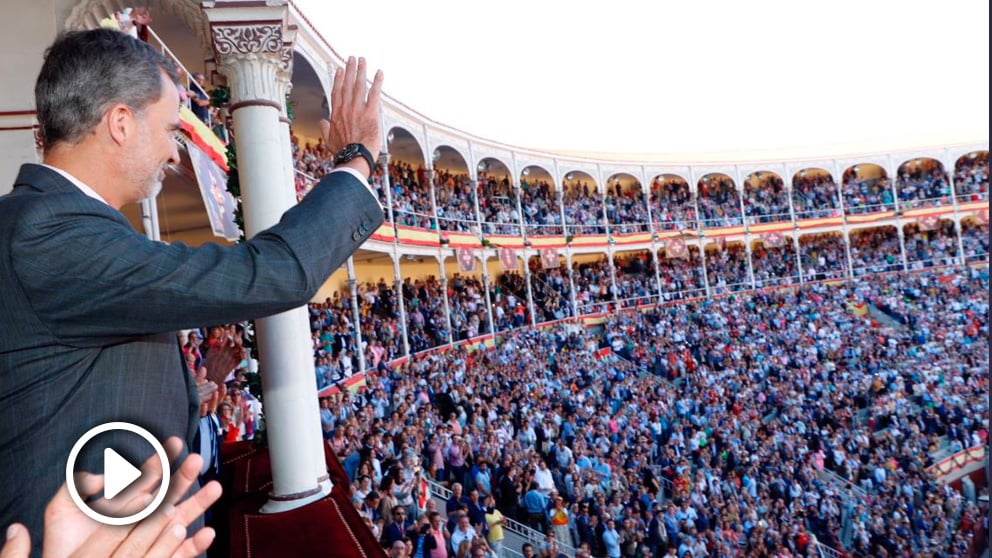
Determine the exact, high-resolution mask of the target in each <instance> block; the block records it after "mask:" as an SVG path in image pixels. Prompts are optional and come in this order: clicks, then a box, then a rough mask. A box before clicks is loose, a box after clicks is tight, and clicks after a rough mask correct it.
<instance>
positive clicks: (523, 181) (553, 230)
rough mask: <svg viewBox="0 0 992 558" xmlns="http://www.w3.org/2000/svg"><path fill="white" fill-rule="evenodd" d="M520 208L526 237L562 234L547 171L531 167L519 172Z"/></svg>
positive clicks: (556, 195) (556, 202)
mask: <svg viewBox="0 0 992 558" xmlns="http://www.w3.org/2000/svg"><path fill="white" fill-rule="evenodd" d="M520 208H521V210H522V211H523V213H524V214H523V220H524V228H525V229H526V231H527V234H528V235H537V236H542V235H555V234H562V226H561V207H560V206H559V205H558V194H557V193H556V192H555V180H554V178H552V177H551V173H550V172H548V171H547V169H545V168H543V167H540V166H538V165H531V166H529V167H527V168H525V169H524V170H522V171H521V172H520Z"/></svg>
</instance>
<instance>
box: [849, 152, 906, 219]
mask: <svg viewBox="0 0 992 558" xmlns="http://www.w3.org/2000/svg"><path fill="white" fill-rule="evenodd" d="M841 189H842V191H843V194H844V212H845V213H847V214H848V215H851V214H857V213H875V212H878V211H892V210H894V209H895V199H894V197H893V193H892V185H891V183H890V182H889V177H888V174H887V173H886V172H885V169H884V168H883V167H881V166H879V165H876V164H874V163H862V164H858V165H853V166H851V167H848V168H847V169H846V170H844V174H843V183H842V187H841Z"/></svg>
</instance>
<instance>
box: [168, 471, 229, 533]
mask: <svg viewBox="0 0 992 558" xmlns="http://www.w3.org/2000/svg"><path fill="white" fill-rule="evenodd" d="M221 493H223V489H222V488H221V487H220V483H219V482H217V481H210V482H208V483H207V484H205V485H203V488H201V489H200V490H197V491H196V494H194V495H192V496H190V497H189V498H188V499H187V500H186V501H185V502H183V503H181V504H179V505H178V506H176V510H177V511H178V513H177V515H176V519H177V520H178V521H181V522H183V523H184V524H186V525H189V524H190V523H192V522H193V520H194V519H196V518H198V517H200V516H201V515H203V512H205V511H207V509H209V508H210V506H212V505H214V503H216V502H217V500H219V499H220V495H221Z"/></svg>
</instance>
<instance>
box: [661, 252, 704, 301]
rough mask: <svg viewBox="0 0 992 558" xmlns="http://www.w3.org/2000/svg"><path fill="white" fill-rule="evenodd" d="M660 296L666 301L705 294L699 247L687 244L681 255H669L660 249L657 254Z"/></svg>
mask: <svg viewBox="0 0 992 558" xmlns="http://www.w3.org/2000/svg"><path fill="white" fill-rule="evenodd" d="M658 270H659V274H660V278H661V290H662V298H664V299H665V300H666V301H671V300H681V299H686V298H695V297H699V296H706V278H705V277H704V276H703V264H702V261H700V256H699V249H698V248H696V247H695V246H687V247H686V251H685V254H684V255H683V256H681V257H674V256H672V257H669V255H668V254H667V253H666V252H665V251H662V253H661V254H659V256H658Z"/></svg>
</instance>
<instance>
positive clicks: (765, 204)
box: [744, 171, 792, 225]
mask: <svg viewBox="0 0 992 558" xmlns="http://www.w3.org/2000/svg"><path fill="white" fill-rule="evenodd" d="M744 216H745V217H747V222H748V224H751V225H753V224H755V223H773V222H776V221H789V220H791V219H792V215H791V214H790V213H789V192H788V189H787V188H786V187H785V182H784V181H783V180H782V177H781V176H779V175H777V174H775V173H774V172H768V171H757V172H753V173H751V174H749V175H748V176H747V178H745V179H744Z"/></svg>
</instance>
